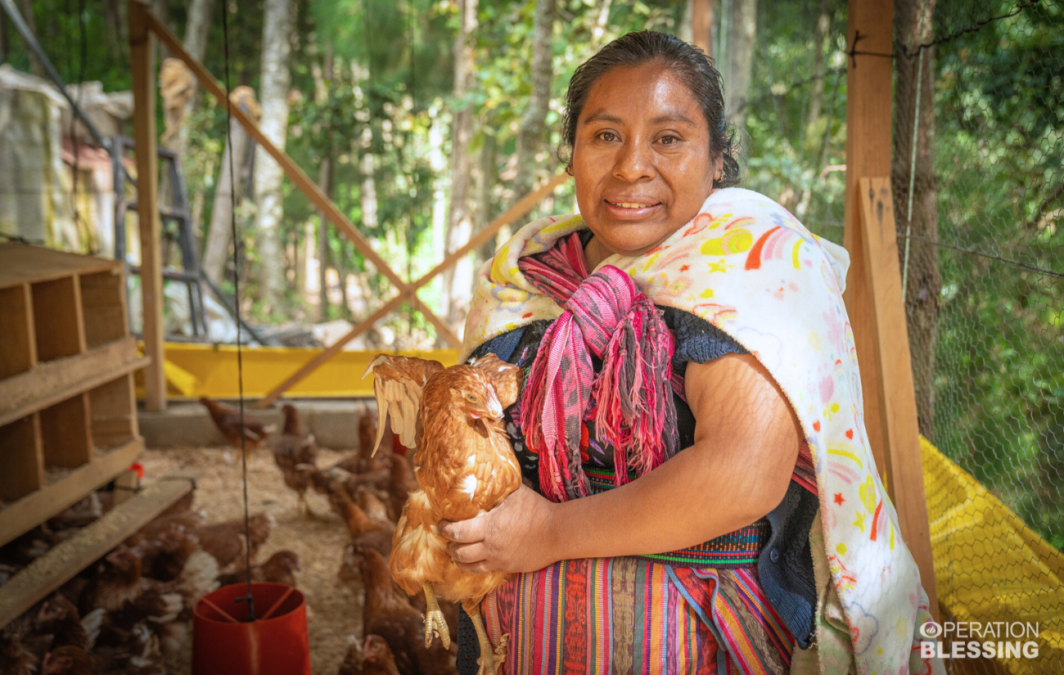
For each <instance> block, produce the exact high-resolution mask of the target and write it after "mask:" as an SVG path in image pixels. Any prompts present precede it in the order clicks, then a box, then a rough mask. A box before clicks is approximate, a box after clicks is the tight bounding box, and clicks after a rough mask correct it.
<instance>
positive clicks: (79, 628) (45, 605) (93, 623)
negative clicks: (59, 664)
mask: <svg viewBox="0 0 1064 675" xmlns="http://www.w3.org/2000/svg"><path fill="white" fill-rule="evenodd" d="M105 615H106V612H105V611H104V610H103V609H96V610H93V611H92V612H89V613H88V614H86V615H85V618H84V619H82V618H81V616H80V615H79V614H78V608H77V607H75V606H74V603H72V602H70V601H69V600H67V599H66V598H65V597H63V596H62V595H60V594H59V593H54V594H53V595H52V596H51V597H49V598H48V599H47V600H45V601H44V602H42V603H41V606H40V608H39V609H38V610H37V614H36V616H34V620H33V631H34V633H36V635H37V636H38V637H40V638H43V639H44V644H43V645H42V647H43V649H42V652H43V651H51V650H53V649H58V648H59V647H66V646H68V645H72V646H74V647H80V648H82V649H90V648H91V647H92V644H93V643H94V642H95V641H96V636H97V634H98V633H99V631H100V624H101V622H102V621H103V619H104V617H105Z"/></svg>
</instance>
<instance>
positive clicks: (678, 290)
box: [462, 188, 943, 675]
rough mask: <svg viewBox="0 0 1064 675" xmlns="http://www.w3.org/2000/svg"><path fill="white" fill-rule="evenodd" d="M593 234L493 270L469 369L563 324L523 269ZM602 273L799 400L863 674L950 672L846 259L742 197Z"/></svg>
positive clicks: (719, 204)
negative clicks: (926, 645) (687, 322)
mask: <svg viewBox="0 0 1064 675" xmlns="http://www.w3.org/2000/svg"><path fill="white" fill-rule="evenodd" d="M582 229H586V225H585V224H584V223H583V221H582V220H581V218H580V217H579V216H568V217H550V218H545V219H541V220H539V221H536V222H533V223H530V224H529V225H527V226H525V227H524V228H522V229H521V230H520V231H519V232H518V233H517V234H516V235H514V237H513V238H512V239H511V240H510V241H509V242H508V243H507V244H506V245H504V246H503V247H502V248H501V249H500V250H499V251H498V252H497V253H496V255H495V257H494V258H493V260H492V261H491V262H490V263H489V264H487V265H485V266H484V267H483V268H482V269H481V271H480V274H479V278H478V285H477V289H476V293H475V296H474V298H473V301H472V304H471V307H470V313H469V317H468V319H467V323H466V330H465V344H464V348H463V355H462V358H463V359H464V358H465V356H467V355H468V354H469V353H470V352H471V351H472V350H473V349H475V348H476V347H477V345H479V344H481V343H483V342H485V341H487V340H489V339H491V338H493V337H495V336H497V335H501V334H503V333H506V332H508V331H511V330H514V329H515V328H517V327H519V326H524V325H528V324H530V323H532V322H534V321H542V320H553V319H557V318H558V317H559V316H561V315H562V313H563V312H564V308H562V307H561V306H559V305H558V304H557V303H556V302H555V301H554V300H553V299H552V298H551V297H549V296H548V295H544V294H543V293H542V292H540V290H539V289H537V288H536V287H535V286H534V285H533V284H531V283H530V282H529V281H528V279H526V278H525V277H524V275H523V274H522V272H521V269H520V259H521V258H522V257H525V256H529V255H534V254H537V253H542V252H543V251H547V250H549V249H550V248H551V247H552V246H553V245H554V243H555V242H556V241H557V240H558V239H561V238H562V237H565V236H566V235H569V234H572V233H573V232H576V231H578V230H582ZM602 264H603V265H611V266H614V267H617V268H618V269H621V270H624V271H625V272H626V273H627V274H628V275H629V276H630V277H631V279H632V281H633V282H634V283H635V285H636V286H637V287H638V288H639V290H640V291H642V292H643V293H644V294H645V295H646V297H647V298H649V299H650V300H651V301H652V302H654V303H655V304H657V305H659V306H666V307H675V308H677V309H681V310H684V311H687V312H690V313H692V314H694V315H696V316H699V317H701V318H703V319H705V320H706V321H708V322H710V323H712V324H713V325H715V326H717V327H718V328H720V329H721V330H723V331H724V332H726V333H727V334H728V335H730V336H731V337H733V338H734V339H735V340H736V341H738V342H739V343H740V344H742V345H743V347H745V348H746V349H747V350H748V351H749V352H750V353H752V354H754V355H755V356H756V357H757V358H758V359H759V361H761V363H762V364H763V365H764V366H765V367H766V368H767V369H768V371H769V372H770V373H771V374H772V376H773V378H774V379H775V380H776V382H777V383H778V384H779V386H780V387H781V389H782V390H783V392H784V394H785V395H786V396H787V398H788V400H789V401H790V403H791V406H792V408H793V409H794V412H795V414H796V415H797V416H798V419H799V421H800V423H801V426H802V430H803V433H804V434H805V440H806V443H807V444H808V446H809V449H810V453H811V457H812V464H813V467H814V471H815V477H816V487H817V494H818V497H819V500H820V518H821V525H822V526H823V532H824V540H823V542H824V543H823V546H818V547H816V549H815V550H814V551H813V556H814V563H817V562H818V561H819V562H824V561H826V564H827V566H828V569H829V570H830V577H831V581H832V583H833V584H834V586H835V588H836V590H837V597H838V602H839V603H840V604H841V608H842V610H843V613H844V616H845V619H846V622H847V624H848V625H849V628H850V634H851V639H852V643H853V653H854V658H855V660H856V666H857V672H858V673H867V674H868V675H871V673H877V675H888V674H890V675H898V674H899V673H903V672H908V673H917V674H922V673H926V672H935V673H940V672H943V670H942V664H941V662H940V661H937V660H936V661H932V662H931V663H925V662H923V661H921V660H920V659H919V658H918V655H919V649H918V647H917V649H915V650H914V646H917V645H918V642H919V640H920V636H919V633H918V632H917V627H918V626H919V625H922V624H923V623H924V622H925V621H928V620H930V613H929V612H928V611H927V595H926V593H924V591H923V589H922V588H921V587H920V578H919V570H918V569H917V567H916V564H915V562H914V561H913V559H912V556H911V554H910V553H909V551H908V549H907V548H906V547H905V544H904V542H903V541H902V539H901V535H900V532H899V531H898V526H897V516H896V513H895V510H894V507H893V505H892V504H891V503H890V500H889V498H888V497H887V494H886V490H884V488H883V485H882V482H881V481H880V479H879V474H878V471H876V468H875V462H874V460H873V457H872V452H871V450H870V448H869V445H868V439H867V437H866V434H865V429H864V421H863V410H862V398H861V382H860V375H859V370H858V367H857V355H856V352H855V349H854V343H853V335H852V331H851V329H850V325H849V320H848V318H847V315H846V309H845V306H844V304H843V301H842V285H841V284H842V282H843V280H844V279H845V269H846V266H847V265H848V256H847V255H846V252H845V251H844V250H843V249H841V248H840V247H838V246H835V245H834V244H831V243H830V242H825V241H822V240H820V239H819V238H817V237H815V236H813V235H812V234H810V233H809V231H808V230H806V229H805V227H803V226H802V224H801V223H799V222H798V221H797V220H796V219H795V218H794V216H792V215H791V214H790V213H788V212H787V211H786V209H784V208H782V207H781V206H779V205H778V204H776V203H775V202H773V201H772V200H770V199H768V198H767V197H765V196H763V195H760V194H757V193H755V192H751V191H749V190H742V189H738V188H729V189H725V190H718V191H715V192H713V193H712V194H711V195H710V196H709V198H708V199H707V200H706V202H705V203H704V204H703V206H702V208H701V210H700V212H699V214H698V215H697V216H696V217H695V218H694V219H693V220H692V221H691V222H690V223H688V224H686V225H685V226H683V227H681V228H679V229H678V230H677V231H676V232H674V233H673V234H672V235H671V236H670V237H669V238H668V239H666V240H665V241H664V242H663V243H662V244H661V245H660V246H659V247H657V248H656V249H654V250H652V251H649V252H648V253H646V254H645V255H643V256H641V257H638V258H630V257H623V256H619V255H613V256H610V257H608V258H606V260H604V261H603V263H602ZM522 578H523V577H522ZM819 625H821V624H820V623H819V622H818V626H819ZM614 628H616V627H614ZM818 637H819V633H818Z"/></svg>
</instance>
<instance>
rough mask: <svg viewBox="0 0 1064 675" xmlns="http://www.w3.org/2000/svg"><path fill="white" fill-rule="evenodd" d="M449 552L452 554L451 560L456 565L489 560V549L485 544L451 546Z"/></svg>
mask: <svg viewBox="0 0 1064 675" xmlns="http://www.w3.org/2000/svg"><path fill="white" fill-rule="evenodd" d="M447 551H448V553H450V554H451V560H453V561H455V562H456V563H463V564H472V563H478V562H484V561H485V560H487V559H488V547H487V546H485V545H484V544H483V543H476V544H449V545H448V546H447Z"/></svg>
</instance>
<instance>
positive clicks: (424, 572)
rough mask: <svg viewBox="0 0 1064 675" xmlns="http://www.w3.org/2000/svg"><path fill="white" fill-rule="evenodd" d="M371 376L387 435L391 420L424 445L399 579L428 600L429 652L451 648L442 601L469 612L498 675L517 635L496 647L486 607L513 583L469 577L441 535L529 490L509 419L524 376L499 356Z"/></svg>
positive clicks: (397, 550)
mask: <svg viewBox="0 0 1064 675" xmlns="http://www.w3.org/2000/svg"><path fill="white" fill-rule="evenodd" d="M370 369H371V370H372V371H373V376H374V377H373V392H374V394H375V396H376V398H377V409H378V415H380V420H379V424H380V425H381V426H382V427H383V425H384V416H385V415H387V416H388V417H389V418H390V419H391V425H392V430H393V431H395V432H396V433H397V434H399V436H400V438H401V439H402V440H403V442H404V444H408V443H407V439H410V440H414V439H415V438H416V447H417V454H416V456H415V465H414V473H415V476H416V478H417V486H418V488H419V489H417V490H415V491H413V492H411V493H410V496H409V499H408V500H407V502H406V505H405V506H404V507H403V510H402V515H401V516H400V518H399V522H398V524H397V525H396V529H395V537H394V539H393V542H392V555H391V558H390V560H389V567H390V569H391V572H392V576H393V578H394V579H395V581H396V582H397V583H398V584H399V585H400V586H401V587H402V588H403V590H405V591H406V592H407V593H409V594H414V593H417V592H418V590H419V589H420V590H421V591H422V592H424V594H425V603H426V607H427V609H428V611H427V612H426V613H425V641H426V644H428V643H431V641H432V637H433V635H434V634H435V635H439V636H440V638H441V639H442V640H443V643H444V645H445V646H447V645H450V633H449V631H448V629H447V624H446V621H445V619H444V616H443V613H442V612H441V610H440V608H439V603H438V602H437V596H438V597H442V598H445V599H447V600H452V601H455V602H460V603H462V607H463V608H464V609H465V611H466V613H467V614H469V616H470V618H471V619H472V620H473V625H474V626H475V628H476V631H477V638H478V641H479V642H480V658H479V659H478V664H479V665H480V671H479V672H480V673H481V674H482V675H483V674H484V673H488V674H490V675H496V674H497V673H498V671H499V669H500V668H501V666H502V664H503V662H504V661H505V659H506V641H507V639H508V636H505V635H504V636H503V637H502V640H501V641H500V644H499V645H498V646H497V647H492V645H491V643H490V641H489V640H488V636H487V632H486V631H485V630H484V622H483V619H482V618H481V615H480V603H481V601H482V600H483V599H484V597H485V596H486V595H487V594H488V593H490V592H491V591H492V590H494V589H496V588H498V587H499V586H501V585H502V584H503V583H504V582H505V581H506V578H507V575H506V574H503V573H501V572H492V573H489V574H470V573H468V572H463V571H462V570H461V569H459V568H458V566H457V565H455V564H454V563H453V562H452V561H451V559H450V556H449V554H448V552H447V540H445V539H444V538H443V537H442V536H440V534H439V532H438V529H437V528H438V526H439V523H440V521H441V520H451V521H457V520H466V519H469V518H473V517H475V516H477V515H478V514H481V513H484V512H486V511H490V510H491V509H493V508H494V507H496V506H497V505H498V504H499V503H501V502H502V500H504V499H505V498H506V497H507V496H508V495H509V494H510V493H512V492H513V491H515V490H517V488H518V487H520V485H521V470H520V467H519V466H518V464H517V459H516V457H514V454H513V449H512V448H511V447H510V440H509V438H508V436H507V434H506V430H505V428H504V426H503V421H502V416H503V410H504V409H505V408H507V407H509V406H510V405H512V404H513V403H514V402H515V401H516V400H517V395H518V393H519V391H520V388H521V382H522V375H523V371H522V370H521V369H520V368H518V367H516V366H512V365H510V364H508V363H506V362H504V361H501V360H500V359H499V358H497V357H496V356H494V355H489V356H486V357H484V358H482V359H478V360H477V361H476V362H475V363H473V364H470V365H456V366H452V367H450V368H446V369H444V368H443V367H442V366H441V365H440V364H439V363H437V362H435V361H423V360H420V359H407V358H403V357H393V356H386V355H380V356H377V357H375V358H374V359H373V361H371V362H370ZM380 436H381V433H380V430H378V432H377V437H378V440H379V439H380ZM393 467H394V465H393ZM399 471H400V472H401V469H400V470H399ZM393 647H394V645H393Z"/></svg>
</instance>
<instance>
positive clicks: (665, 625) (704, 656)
mask: <svg viewBox="0 0 1064 675" xmlns="http://www.w3.org/2000/svg"><path fill="white" fill-rule="evenodd" d="M482 611H483V613H484V617H485V626H486V628H487V630H488V636H489V637H490V638H491V641H492V644H498V640H499V639H500V638H501V636H502V635H503V634H507V635H509V636H510V637H509V642H508V645H509V646H508V652H507V660H506V663H505V664H504V670H505V672H506V673H507V674H508V675H514V674H518V673H552V674H553V673H559V674H565V675H569V674H572V675H575V674H577V673H580V674H583V673H588V674H589V675H599V674H601V675H606V674H609V673H612V674H614V675H628V674H631V675H641V674H647V675H649V674H651V673H655V674H664V673H669V674H672V673H698V674H699V675H703V674H704V675H718V674H719V675H733V674H742V675H753V674H761V673H771V674H772V675H777V674H782V673H786V672H787V671H788V669H789V668H790V661H791V653H792V651H791V650H792V647H791V645H792V644H793V642H794V639H793V638H792V637H791V635H790V634H789V633H788V632H787V629H786V627H784V625H783V622H782V621H780V619H779V616H778V615H776V613H775V612H774V611H773V610H772V607H771V606H770V605H769V604H768V602H767V601H766V599H765V596H764V594H763V593H762V592H761V590H760V586H759V585H758V583H757V571H756V570H754V569H738V570H717V569H695V568H683V567H676V568H674V567H670V566H669V565H662V564H658V563H654V562H650V561H646V560H639V559H636V558H596V559H590V560H566V561H563V562H559V563H555V564H554V565H551V566H550V567H547V568H546V569H543V570H540V571H538V572H534V573H532V574H521V575H517V576H515V577H514V578H513V579H511V580H510V581H509V582H507V584H506V585H505V586H503V587H502V588H500V589H499V590H497V591H496V592H495V593H493V594H492V595H490V596H488V598H487V599H485V601H484V604H483V606H482ZM721 646H723V647H724V648H723V649H721V648H720V647H721ZM729 655H730V656H731V658H729Z"/></svg>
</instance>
